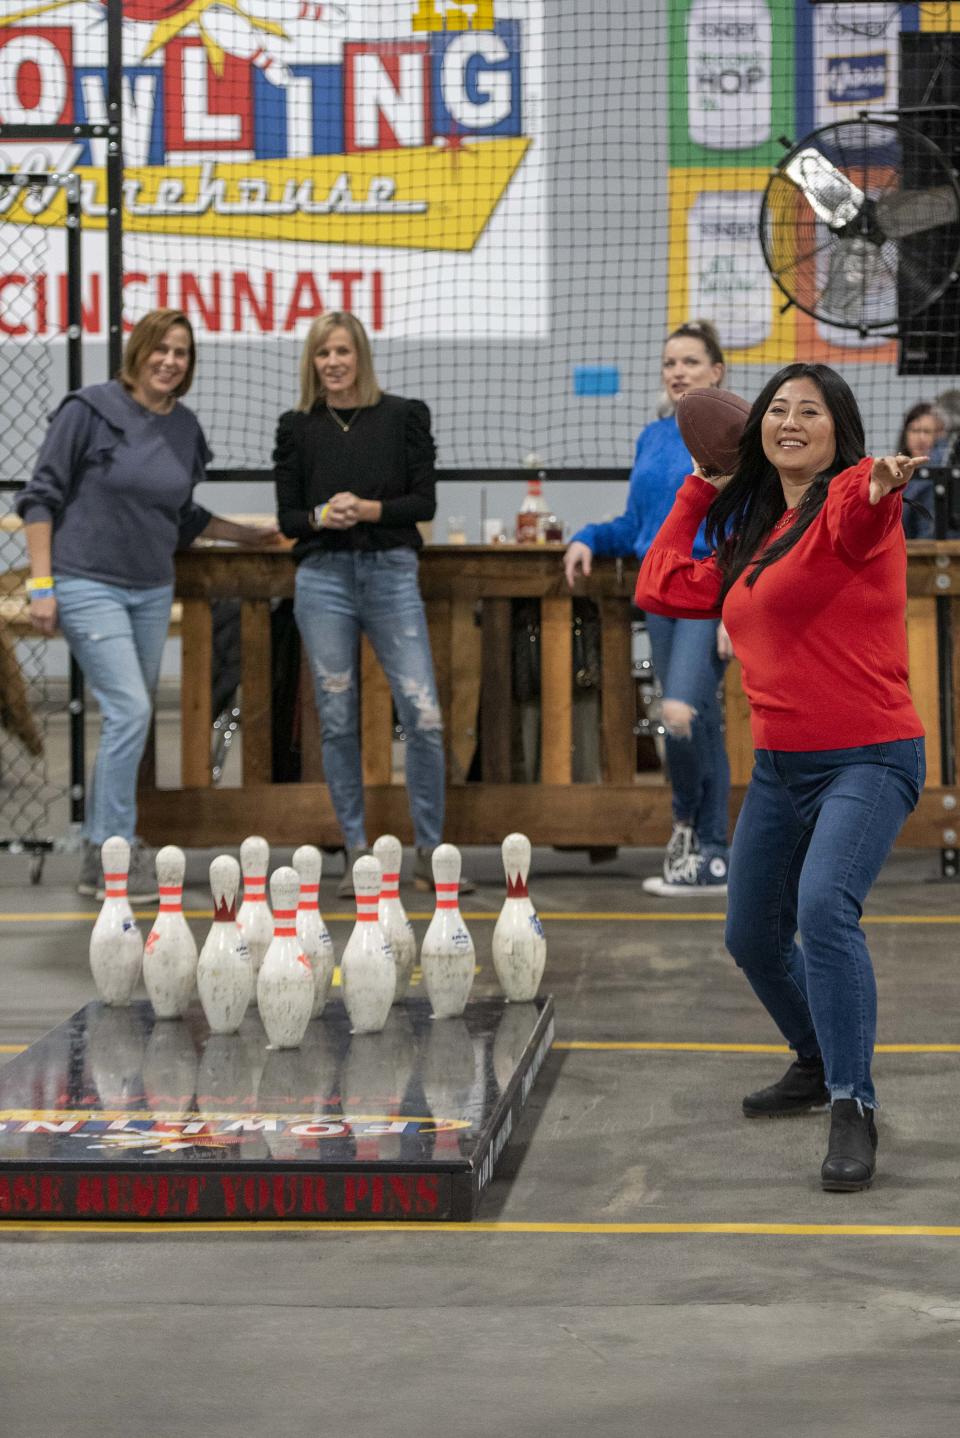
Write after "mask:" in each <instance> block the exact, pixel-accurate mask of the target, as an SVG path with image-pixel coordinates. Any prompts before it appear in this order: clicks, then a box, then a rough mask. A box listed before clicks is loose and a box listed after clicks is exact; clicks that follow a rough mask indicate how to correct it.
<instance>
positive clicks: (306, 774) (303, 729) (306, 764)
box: [300, 646, 323, 784]
mask: <svg viewBox="0 0 960 1438" xmlns="http://www.w3.org/2000/svg"><path fill="white" fill-rule="evenodd" d="M300 781H301V783H303V784H322V783H323V757H322V751H321V746H320V716H319V715H318V714H317V701H316V698H315V696H314V692H313V675H312V674H311V672H310V660H309V658H308V657H307V652H306V649H305V648H304V647H303V646H301V649H300Z"/></svg>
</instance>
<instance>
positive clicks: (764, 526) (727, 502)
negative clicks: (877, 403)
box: [706, 364, 866, 598]
mask: <svg viewBox="0 0 960 1438" xmlns="http://www.w3.org/2000/svg"><path fill="white" fill-rule="evenodd" d="M792 379H809V380H812V381H813V383H814V384H815V385H816V386H817V389H818V390H819V391H820V393H821V395H822V396H823V402H824V404H825V405H826V407H827V409H828V410H829V412H830V414H831V416H832V417H833V423H834V429H835V432H836V444H837V447H836V451H835V453H834V456H833V459H832V460H831V461H830V463H829V464H828V465H827V467H826V468H825V469H824V470H823V471H822V472H821V473H820V474H818V475H817V477H816V478H815V479H814V481H813V483H812V484H811V485H810V486H809V487H808V488H807V489H806V490H805V491H804V494H803V498H802V499H801V500H800V503H799V505H798V506H797V517H796V519H795V520H794V521H793V524H791V525H790V527H789V528H788V529H786V530H785V531H784V533H783V534H782V535H780V537H779V538H778V539H775V540H774V541H773V543H772V544H768V545H767V547H766V548H765V549H764V550H763V552H762V553H759V551H760V548H761V545H762V544H763V542H764V540H765V539H766V538H767V536H768V535H769V533H770V531H771V530H772V528H773V526H774V525H775V524H776V522H777V520H778V519H779V518H780V517H781V516H782V515H783V514H785V513H786V509H787V506H786V504H785V502H784V498H783V486H782V484H781V482H780V476H779V474H778V473H777V471H776V469H775V468H774V466H773V465H772V464H771V463H770V460H769V459H767V457H766V455H765V454H764V452H763V442H762V438H761V425H762V423H763V417H764V415H765V414H766V412H767V410H768V409H769V408H770V405H771V403H772V402H773V398H774V396H775V394H776V393H777V391H778V390H779V389H780V387H781V386H782V385H785V384H786V383H787V381H788V380H792ZM865 444H866V442H865V439H864V434H863V420H862V418H861V416H860V409H859V407H858V405H857V401H856V400H855V399H854V397H853V391H852V389H851V388H850V386H849V385H848V384H847V382H846V380H845V379H842V378H841V377H840V375H838V374H837V372H836V370H833V369H830V367H829V366H828V365H825V364H788V365H786V366H784V368H783V369H782V370H778V372H777V373H776V374H775V375H774V376H773V378H772V379H770V380H768V381H767V383H766V384H765V385H764V387H763V389H762V390H761V391H760V393H759V394H758V395H757V398H756V399H755V400H754V403H753V408H752V409H751V411H750V417H749V419H748V420H747V423H746V426H745V428H744V431H743V435H742V437H741V440H740V458H739V461H738V463H737V467H736V469H735V471H734V473H733V477H732V478H731V479H730V480H729V482H728V483H727V484H726V485H725V486H724V487H723V489H722V490H721V491H720V493H719V494H718V495H717V497H716V499H715V500H714V501H713V503H712V504H711V506H710V509H709V510H708V512H707V524H706V537H707V543H708V544H709V545H710V546H711V548H713V549H715V550H716V553H717V562H718V563H719V565H720V571H721V573H722V575H723V588H722V590H721V598H723V597H725V596H726V594H727V592H728V590H729V589H730V587H731V585H732V584H734V583H735V582H736V581H737V579H739V577H740V575H741V574H742V573H743V571H744V570H745V569H746V568H747V567H748V566H752V567H751V568H750V573H749V575H748V576H747V579H746V583H747V584H748V585H753V584H756V582H757V578H758V576H759V574H760V572H761V571H762V570H764V569H766V568H767V566H768V565H770V564H775V563H776V561H777V560H778V559H782V558H783V556H784V555H785V554H786V553H787V551H788V550H790V549H792V548H793V546H794V545H795V544H796V543H797V542H798V541H799V540H800V539H801V537H802V536H803V535H804V534H805V533H806V531H807V530H808V529H809V528H810V526H811V524H812V523H813V521H814V520H815V519H816V517H817V515H818V514H819V513H820V511H821V509H822V508H823V504H824V501H825V499H826V497H827V488H828V486H829V484H830V481H831V479H833V477H834V475H836V474H840V473H841V471H842V470H845V469H849V468H850V467H851V465H854V464H857V463H858V462H859V461H860V460H861V459H863V457H864V453H865Z"/></svg>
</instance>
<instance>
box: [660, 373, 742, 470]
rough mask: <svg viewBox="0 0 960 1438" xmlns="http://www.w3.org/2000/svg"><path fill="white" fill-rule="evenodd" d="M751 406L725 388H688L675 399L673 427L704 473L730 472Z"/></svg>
mask: <svg viewBox="0 0 960 1438" xmlns="http://www.w3.org/2000/svg"><path fill="white" fill-rule="evenodd" d="M750 408H751V406H750V405H749V404H748V403H747V401H746V400H745V399H741V398H740V396H739V395H738V394H731V392H730V390H728V389H692V390H690V391H688V393H687V394H682V395H681V396H680V398H679V399H678V400H677V428H678V429H679V430H680V437H681V439H682V440H683V442H684V444H685V445H686V446H687V449H688V450H689V451H690V453H691V454H692V455H693V457H694V459H695V460H696V461H697V463H698V464H699V466H700V468H701V469H702V470H703V471H704V473H705V474H711V475H715V474H732V473H733V471H734V470H735V469H736V467H737V459H738V458H739V453H740V436H741V435H742V434H743V427H744V425H745V424H746V422H747V416H748V415H749V413H750Z"/></svg>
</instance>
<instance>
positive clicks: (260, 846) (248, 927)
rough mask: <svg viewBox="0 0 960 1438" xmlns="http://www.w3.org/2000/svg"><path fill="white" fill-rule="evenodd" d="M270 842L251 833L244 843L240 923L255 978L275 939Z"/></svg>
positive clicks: (241, 857)
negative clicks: (269, 898) (269, 890)
mask: <svg viewBox="0 0 960 1438" xmlns="http://www.w3.org/2000/svg"><path fill="white" fill-rule="evenodd" d="M269 864H270V845H269V844H268V843H267V841H266V839H261V837H260V835H259V834H251V835H250V837H249V838H248V839H244V841H243V843H242V844H241V845H240V868H241V869H242V870H243V903H242V904H241V905H240V909H239V911H238V913H237V923H238V924H239V925H240V927H241V929H242V930H243V937H244V938H245V939H246V942H247V948H248V949H249V950H250V962H251V964H252V965H253V977H254V979H256V977H257V974H258V973H259V971H260V965H261V964H262V963H263V956H264V954H265V953H266V952H267V950H268V949H269V947H270V945H271V943H272V942H273V918H272V916H271V914H270V909H269V906H268V904H267V869H268V867H269Z"/></svg>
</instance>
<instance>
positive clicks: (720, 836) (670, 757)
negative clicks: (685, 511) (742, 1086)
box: [647, 614, 730, 858]
mask: <svg viewBox="0 0 960 1438" xmlns="http://www.w3.org/2000/svg"><path fill="white" fill-rule="evenodd" d="M647 633H648V634H649V636H650V650H651V654H652V658H653V670H654V673H655V674H656V676H657V678H658V679H659V681H660V687H661V689H662V690H663V697H664V699H679V700H681V701H682V702H683V703H684V704H688V705H689V706H690V708H691V709H695V710H696V711H697V712H696V716H695V718H694V720H693V726H692V732H691V737H690V738H689V739H684V738H680V737H676V736H674V735H672V734H667V736H666V740H665V746H666V751H667V768H668V770H669V773H670V787H671V789H672V791H673V817H674V819H675V820H678V821H682V822H683V823H685V824H691V825H692V826H693V828H694V831H695V832H696V835H697V838H698V839H699V841H700V850H701V853H703V854H705V855H706V856H707V857H708V858H710V857H712V856H713V855H715V854H718V855H720V856H721V857H722V858H726V856H727V828H728V824H729V822H730V821H729V815H728V812H727V806H728V802H729V798H730V762H729V760H728V758H727V748H726V745H725V743H724V740H723V717H722V714H721V710H720V698H719V694H718V692H717V691H718V689H719V686H720V684H721V682H722V680H723V671H724V667H725V665H724V661H723V660H722V659H721V658H720V656H719V654H718V653H717V624H716V620H713V619H667V618H666V617H665V616H664V615H662V614H648V615H647Z"/></svg>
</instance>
